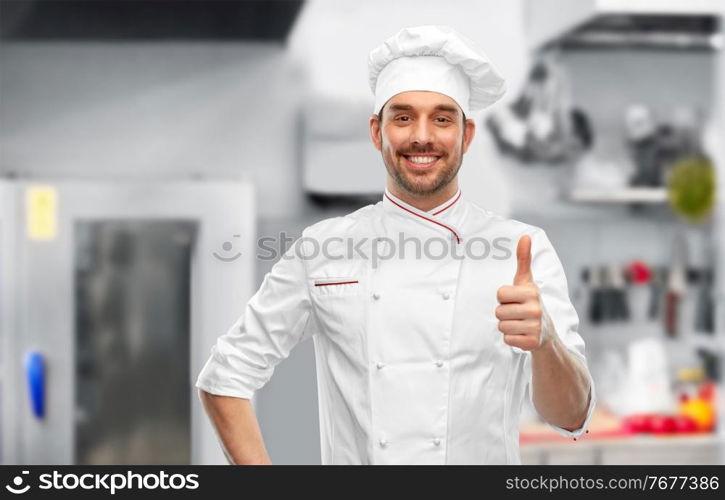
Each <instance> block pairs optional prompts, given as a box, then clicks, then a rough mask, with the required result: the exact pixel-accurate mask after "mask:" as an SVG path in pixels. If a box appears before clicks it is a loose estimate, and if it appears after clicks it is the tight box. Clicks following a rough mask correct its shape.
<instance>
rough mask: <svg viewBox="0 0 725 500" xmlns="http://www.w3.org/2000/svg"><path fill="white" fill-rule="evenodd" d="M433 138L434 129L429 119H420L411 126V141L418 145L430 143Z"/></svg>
mask: <svg viewBox="0 0 725 500" xmlns="http://www.w3.org/2000/svg"><path fill="white" fill-rule="evenodd" d="M432 140H433V129H432V127H431V124H430V123H429V122H428V120H418V121H416V122H415V124H414V125H413V127H412V128H411V137H410V141H411V142H412V143H413V144H416V145H421V146H423V145H426V144H430V143H431V141H432Z"/></svg>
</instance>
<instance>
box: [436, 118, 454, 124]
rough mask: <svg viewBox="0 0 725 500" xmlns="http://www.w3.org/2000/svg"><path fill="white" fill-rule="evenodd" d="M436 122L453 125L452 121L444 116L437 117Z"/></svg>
mask: <svg viewBox="0 0 725 500" xmlns="http://www.w3.org/2000/svg"><path fill="white" fill-rule="evenodd" d="M436 121H437V122H438V123H453V120H451V119H450V118H447V117H445V116H439V117H437V118H436Z"/></svg>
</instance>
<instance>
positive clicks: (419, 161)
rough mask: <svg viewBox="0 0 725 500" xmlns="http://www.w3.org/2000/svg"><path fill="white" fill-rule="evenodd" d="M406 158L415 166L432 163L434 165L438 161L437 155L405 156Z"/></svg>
mask: <svg viewBox="0 0 725 500" xmlns="http://www.w3.org/2000/svg"><path fill="white" fill-rule="evenodd" d="M405 159H406V160H408V162H409V163H412V164H413V165H415V166H420V167H428V166H430V165H433V164H434V163H435V162H436V161H438V157H437V156H422V155H417V156H405Z"/></svg>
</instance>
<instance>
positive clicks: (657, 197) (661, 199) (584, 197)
mask: <svg viewBox="0 0 725 500" xmlns="http://www.w3.org/2000/svg"><path fill="white" fill-rule="evenodd" d="M568 200H569V201H572V202H577V203H648V204H664V203H666V202H667V189H666V188H664V187H661V188H660V187H633V188H624V189H617V190H601V189H595V188H592V189H586V188H578V189H573V190H572V191H570V192H569V194H568Z"/></svg>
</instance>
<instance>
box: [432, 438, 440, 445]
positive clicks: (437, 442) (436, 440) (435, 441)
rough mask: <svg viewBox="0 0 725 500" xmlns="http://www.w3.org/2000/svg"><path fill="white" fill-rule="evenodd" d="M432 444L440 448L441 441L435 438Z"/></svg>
mask: <svg viewBox="0 0 725 500" xmlns="http://www.w3.org/2000/svg"><path fill="white" fill-rule="evenodd" d="M433 444H434V445H436V446H440V444H441V440H440V439H438V438H435V439H434V440H433Z"/></svg>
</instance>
